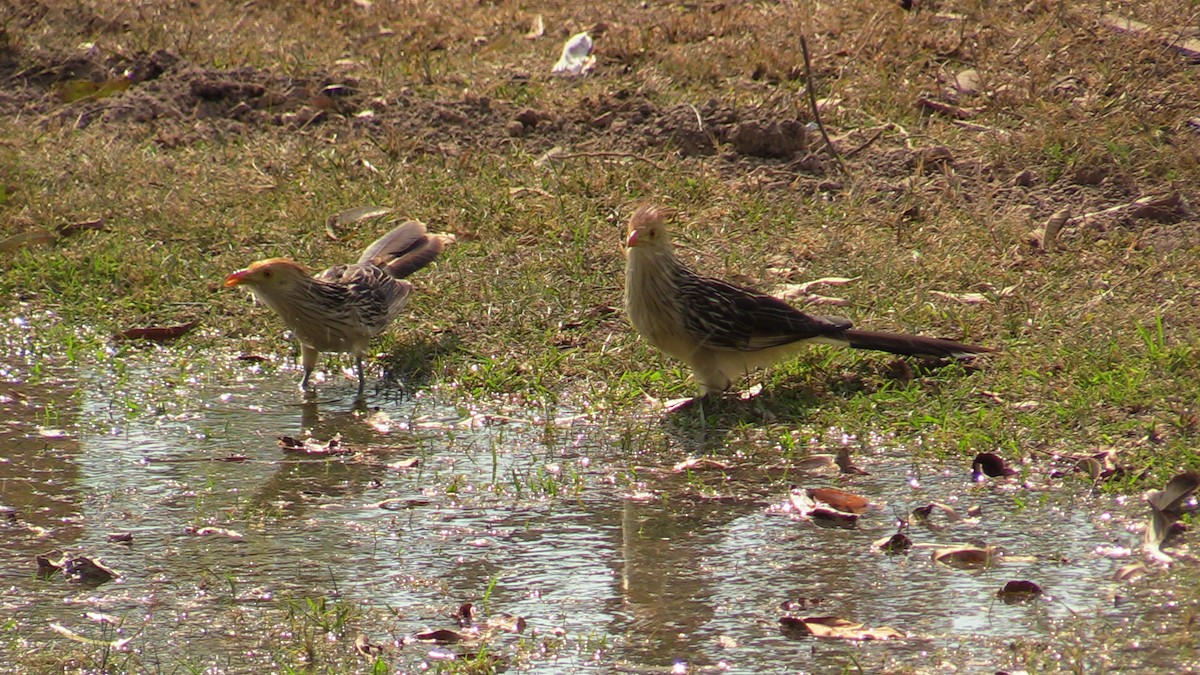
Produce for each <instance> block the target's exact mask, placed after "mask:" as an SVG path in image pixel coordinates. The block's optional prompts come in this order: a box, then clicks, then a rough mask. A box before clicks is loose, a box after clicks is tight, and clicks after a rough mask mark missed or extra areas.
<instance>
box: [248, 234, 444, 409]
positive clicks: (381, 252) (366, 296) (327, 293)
mask: <svg viewBox="0 0 1200 675" xmlns="http://www.w3.org/2000/svg"><path fill="white" fill-rule="evenodd" d="M453 241H454V238H453V236H451V235H446V234H432V233H429V232H427V231H426V230H425V225H424V223H421V222H418V221H415V220H410V221H407V222H405V223H402V224H400V225H399V226H397V227H396V228H395V229H393V230H392V231H390V232H388V233H387V234H385V235H383V236H382V237H380V238H379V239H377V240H375V241H374V242H373V243H372V244H371V245H370V246H368V247H367V248H366V250H364V251H363V252H362V255H360V256H359V257H358V261H357V262H355V263H352V264H349V265H334V266H333V267H330V268H329V269H327V270H325V271H324V272H321V273H320V274H317V275H310V274H309V273H308V271H307V270H305V269H304V267H302V266H301V265H300V264H299V263H297V262H295V261H293V260H289V259H287V258H269V259H267V260H259V261H258V262H255V263H253V264H251V265H250V266H249V267H247V268H245V269H241V270H238V271H236V272H234V273H233V274H230V275H229V276H227V277H225V285H226V286H228V287H232V286H244V287H246V288H248V289H249V290H250V292H251V293H252V294H253V295H254V297H255V299H257V300H258V301H259V302H261V303H262V304H264V305H266V306H267V307H270V308H271V309H273V310H275V313H276V314H278V315H279V317H280V318H281V319H283V323H284V324H285V325H286V326H287V327H288V328H289V329H290V330H291V331H292V333H294V334H295V335H296V339H297V340H299V341H300V361H301V365H302V366H303V367H304V377H303V378H302V379H301V380H300V388H301V389H302V390H303V389H307V388H308V385H309V378H310V376H311V375H312V371H313V368H315V367H316V365H317V356H318V355H319V353H320V352H345V353H349V354H353V355H354V360H355V365H356V366H357V369H358V395H359V396H360V397H361V396H362V394H363V387H364V383H365V378H364V375H363V356H364V355H366V353H367V349H368V347H369V346H370V344H371V339H372V338H374V337H375V336H377V335H379V334H380V333H382V332H383V331H384V330H385V329H386V328H387V327H388V325H389V324H390V323H391V322H392V320H393V319H395V318H396V316H397V315H398V314H399V313H400V311H401V310H402V309H404V306H405V304H407V303H408V297H409V295H410V294H411V293H412V289H413V285H412V284H411V283H410V282H408V281H405V277H407V276H408V275H410V274H412V273H413V272H416V271H417V270H419V269H421V268H422V267H425V266H426V265H428V264H429V263H430V262H432V261H433V260H434V258H436V257H437V256H438V254H440V253H441V252H442V250H443V249H444V248H445V247H446V245H447V244H449V243H451V242H453Z"/></svg>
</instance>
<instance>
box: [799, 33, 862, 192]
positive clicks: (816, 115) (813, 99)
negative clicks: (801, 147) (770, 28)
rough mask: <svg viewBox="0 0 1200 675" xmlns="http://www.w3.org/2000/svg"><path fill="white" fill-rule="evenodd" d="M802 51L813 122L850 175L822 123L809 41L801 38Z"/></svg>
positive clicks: (843, 168) (805, 81) (845, 171)
mask: <svg viewBox="0 0 1200 675" xmlns="http://www.w3.org/2000/svg"><path fill="white" fill-rule="evenodd" d="M800 51H801V52H803V54H804V83H805V87H806V88H807V89H808V103H809V105H810V106H811V107H812V115H813V121H815V122H816V123H817V128H818V129H820V130H821V138H823V139H825V147H827V148H829V154H831V155H833V158H834V159H836V160H837V163H838V167H840V168H841V170H842V173H844V174H846V175H847V176H849V175H850V170H849V169H847V168H846V163H845V162H844V161H842V156H841V155H840V154H838V151H837V148H836V147H834V145H833V141H831V140H829V133H828V132H826V131H825V123H824V122H822V121H821V111H820V110H818V109H817V93H816V91H815V89H814V88H813V78H812V62H811V61H810V60H809V58H808V40H807V39H806V38H805V37H804V36H803V35H801V36H800Z"/></svg>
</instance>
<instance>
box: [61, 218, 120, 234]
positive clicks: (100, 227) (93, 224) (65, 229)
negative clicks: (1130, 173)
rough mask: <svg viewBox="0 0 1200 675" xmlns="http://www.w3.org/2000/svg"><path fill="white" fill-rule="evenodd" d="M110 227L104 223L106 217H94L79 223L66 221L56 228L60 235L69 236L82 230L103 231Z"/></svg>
mask: <svg viewBox="0 0 1200 675" xmlns="http://www.w3.org/2000/svg"><path fill="white" fill-rule="evenodd" d="M106 229H108V228H107V227H105V225H104V218H103V217H101V218H93V219H92V220H84V221H81V222H78V223H66V224H63V225H59V226H58V227H56V228H54V231H55V232H57V233H58V236H60V237H69V236H71V235H73V234H78V233H80V232H87V231H94V232H103V231H104V230H106Z"/></svg>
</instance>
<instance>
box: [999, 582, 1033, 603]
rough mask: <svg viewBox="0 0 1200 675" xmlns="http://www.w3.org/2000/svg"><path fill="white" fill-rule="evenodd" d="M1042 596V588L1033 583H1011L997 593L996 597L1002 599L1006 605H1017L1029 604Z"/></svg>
mask: <svg viewBox="0 0 1200 675" xmlns="http://www.w3.org/2000/svg"><path fill="white" fill-rule="evenodd" d="M1041 594H1042V587H1041V586H1039V585H1037V584H1035V583H1034V582H1032V581H1024V580H1017V581H1010V582H1008V583H1006V584H1004V588H1001V589H1000V590H998V591H996V597H998V598H1000V599H1001V600H1003V601H1004V602H1005V604H1009V605H1012V604H1016V603H1019V602H1028V601H1030V600H1032V599H1034V598H1036V597H1038V596H1039V595H1041Z"/></svg>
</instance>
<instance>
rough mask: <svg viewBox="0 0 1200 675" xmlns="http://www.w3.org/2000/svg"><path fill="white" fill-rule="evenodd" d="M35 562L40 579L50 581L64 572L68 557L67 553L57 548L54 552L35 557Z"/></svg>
mask: <svg viewBox="0 0 1200 675" xmlns="http://www.w3.org/2000/svg"><path fill="white" fill-rule="evenodd" d="M34 560H36V561H37V566H38V572H37V576H38V578H39V579H48V578H50V577H51V576H54V574H55V573H56V572H61V571H62V568H63V564H64V563H66V561H67V557H66V553H64V552H63V551H61V550H60V549H57V548H56V549H54V550H53V551H47V552H45V553H41V554H39V555H37V556H34Z"/></svg>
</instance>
